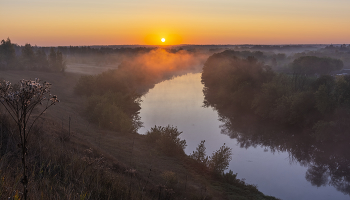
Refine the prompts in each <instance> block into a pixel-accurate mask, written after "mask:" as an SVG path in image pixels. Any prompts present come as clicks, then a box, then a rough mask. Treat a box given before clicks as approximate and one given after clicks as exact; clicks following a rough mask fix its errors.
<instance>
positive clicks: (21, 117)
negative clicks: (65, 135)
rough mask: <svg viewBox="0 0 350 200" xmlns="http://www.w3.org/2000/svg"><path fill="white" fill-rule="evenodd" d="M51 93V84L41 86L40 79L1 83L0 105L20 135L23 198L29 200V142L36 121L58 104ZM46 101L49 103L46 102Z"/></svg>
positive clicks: (17, 139) (17, 140) (18, 141)
mask: <svg viewBox="0 0 350 200" xmlns="http://www.w3.org/2000/svg"><path fill="white" fill-rule="evenodd" d="M49 93H50V84H49V83H47V82H44V83H43V84H41V83H40V82H39V80H38V79H36V80H35V81H31V80H22V81H20V83H19V84H18V85H15V86H14V87H12V86H11V83H9V82H6V81H2V82H0V103H1V104H2V105H3V106H4V108H5V109H6V111H7V113H8V114H9V115H10V116H11V118H12V119H13V120H14V122H15V123H16V125H17V128H18V129H17V131H18V134H15V135H14V136H13V137H14V138H15V140H16V142H17V143H18V146H19V148H20V149H21V160H22V170H23V177H22V179H21V183H22V184H23V188H24V189H23V197H24V199H25V200H26V199H27V192H28V190H27V187H28V176H27V175H28V174H27V163H26V156H27V151H28V140H29V136H30V134H31V130H32V128H33V125H34V123H35V121H36V120H37V119H38V118H39V117H40V115H42V114H43V113H44V112H45V111H46V110H47V109H48V108H49V107H51V106H52V105H54V104H55V103H56V102H58V99H57V96H55V95H54V96H52V97H51V94H50V97H48V94H49ZM44 100H46V101H47V103H46V102H44ZM43 103H44V104H45V107H44V109H43V110H42V111H41V112H40V114H39V115H38V116H37V117H35V118H34V120H33V121H29V120H30V119H31V117H32V112H33V110H34V109H35V108H37V107H38V106H39V105H41V104H43Z"/></svg>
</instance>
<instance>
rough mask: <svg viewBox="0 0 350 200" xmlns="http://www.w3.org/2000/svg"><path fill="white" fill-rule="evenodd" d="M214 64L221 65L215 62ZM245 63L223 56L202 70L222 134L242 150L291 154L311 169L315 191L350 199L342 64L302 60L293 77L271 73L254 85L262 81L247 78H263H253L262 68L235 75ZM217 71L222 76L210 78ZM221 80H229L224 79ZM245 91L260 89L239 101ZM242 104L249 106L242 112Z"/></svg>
mask: <svg viewBox="0 0 350 200" xmlns="http://www.w3.org/2000/svg"><path fill="white" fill-rule="evenodd" d="M219 58H220V59H219ZM215 59H218V62H211V61H213V60H215ZM232 59H237V60H238V61H239V62H238V61H231V60H232ZM240 60H242V59H241V58H232V57H230V53H229V52H223V53H222V54H214V55H213V56H212V58H209V59H208V61H207V63H206V64H205V67H204V68H203V76H202V81H203V83H204V84H205V86H206V88H205V89H204V93H205V103H206V105H207V106H213V107H214V108H215V109H217V110H218V112H219V115H220V117H221V121H223V122H224V126H222V132H223V133H226V134H228V135H229V136H230V137H231V138H236V139H237V141H238V143H239V144H240V146H241V147H245V148H248V147H250V146H253V147H255V146H263V147H266V149H267V148H269V149H270V150H271V151H272V152H274V151H288V152H289V155H290V156H291V161H298V162H300V163H303V164H305V165H307V166H308V171H307V172H306V176H305V177H306V179H307V180H308V181H309V182H311V184H312V185H315V186H318V187H319V186H322V185H332V186H334V187H335V188H336V189H337V190H339V191H341V192H343V193H344V194H350V189H349V187H348V185H349V181H348V180H349V177H350V175H349V173H347V172H346V171H348V170H345V168H347V166H348V165H349V162H348V161H349V160H350V158H349V156H348V154H347V152H348V146H347V145H348V143H349V140H350V138H349V134H348V133H349V131H350V126H349V121H350V112H349V110H350V109H349V108H350V107H349V106H350V104H349V102H348V100H349V97H350V96H348V94H349V91H350V84H349V83H350V81H349V80H350V76H348V75H334V74H335V73H334V70H339V69H341V67H342V62H341V61H340V60H336V59H332V58H325V57H321V58H319V57H308V56H307V57H300V58H298V59H296V60H295V61H294V62H292V63H291V65H290V70H291V71H292V72H293V71H294V73H288V74H284V73H276V72H272V73H271V74H269V75H270V76H268V77H269V78H268V79H265V80H266V81H261V82H259V84H257V85H255V83H256V82H257V81H256V80H259V79H256V78H250V79H244V78H245V77H259V76H253V75H255V74H259V73H258V72H259V71H261V70H263V69H264V68H263V67H262V66H263V65H262V64H261V65H260V66H261V67H258V68H256V69H255V70H254V71H252V72H250V73H249V75H247V74H246V73H242V70H241V71H239V70H233V68H234V69H237V68H238V69H239V67H237V66H236V65H237V64H239V63H240V62H241V61H240ZM244 62H248V59H245V61H244ZM310 62H311V63H310ZM313 62H315V63H316V64H313ZM317 63H318V64H317ZM223 65H224V66H225V67H223ZM252 65H254V64H252ZM243 66H244V64H241V67H243ZM247 68H249V69H253V67H251V66H249V67H247ZM214 69H218V70H222V71H220V72H216V73H209V72H213V71H214ZM330 69H333V71H332V70H330ZM247 71H248V70H247ZM264 71H265V72H268V70H264ZM230 73H233V74H230ZM217 74H230V75H227V76H221V77H224V78H221V79H219V78H218V76H216V75H217ZM260 77H261V76H260ZM232 79H234V80H232ZM240 85H248V86H250V87H251V86H253V85H255V87H251V88H253V89H251V88H250V89H249V90H248V89H247V90H244V91H245V92H247V93H249V94H246V95H236V93H237V89H236V88H238V87H239V86H240ZM247 88H248V87H247ZM217 96H220V97H225V99H223V98H217ZM232 98H237V99H232ZM237 102H249V104H248V105H246V106H245V109H240V108H237V105H236V104H237ZM239 105H241V104H239ZM335 166H337V167H335Z"/></svg>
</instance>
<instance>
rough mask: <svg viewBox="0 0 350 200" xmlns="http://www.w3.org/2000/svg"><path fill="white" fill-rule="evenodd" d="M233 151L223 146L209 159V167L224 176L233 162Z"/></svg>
mask: <svg viewBox="0 0 350 200" xmlns="http://www.w3.org/2000/svg"><path fill="white" fill-rule="evenodd" d="M231 155H232V149H231V148H229V147H227V146H225V144H224V145H222V146H221V147H220V149H219V150H216V151H215V152H214V153H213V155H212V156H211V157H210V158H209V162H208V166H209V169H210V170H211V171H213V172H214V173H218V174H222V173H223V172H224V171H225V170H226V169H227V168H228V165H229V163H230V161H231V160H232V157H231Z"/></svg>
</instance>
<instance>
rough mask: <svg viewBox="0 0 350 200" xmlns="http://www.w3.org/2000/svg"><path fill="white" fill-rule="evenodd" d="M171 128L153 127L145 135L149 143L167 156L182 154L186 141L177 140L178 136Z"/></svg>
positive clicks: (173, 128)
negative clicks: (153, 144)
mask: <svg viewBox="0 0 350 200" xmlns="http://www.w3.org/2000/svg"><path fill="white" fill-rule="evenodd" d="M181 133H182V132H179V131H178V130H177V128H176V127H173V126H170V125H168V126H166V127H162V126H154V128H151V130H150V131H147V133H146V135H147V138H148V141H149V142H152V143H155V144H156V146H157V148H158V149H160V150H161V151H162V152H164V153H165V154H167V155H176V154H184V149H185V148H186V146H187V145H186V140H181V139H180V138H179V136H180V134H181Z"/></svg>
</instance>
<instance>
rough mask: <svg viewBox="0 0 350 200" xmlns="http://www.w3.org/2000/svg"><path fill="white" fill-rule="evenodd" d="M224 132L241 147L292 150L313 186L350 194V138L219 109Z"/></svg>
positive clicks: (291, 154)
mask: <svg viewBox="0 0 350 200" xmlns="http://www.w3.org/2000/svg"><path fill="white" fill-rule="evenodd" d="M218 113H219V115H220V121H222V122H223V125H221V126H220V128H221V133H222V134H226V135H228V136H229V137H230V138H232V139H236V140H237V142H238V144H239V145H240V147H242V148H249V147H257V146H261V147H264V148H266V149H270V151H272V152H288V154H289V159H290V162H295V161H296V162H299V163H300V164H301V165H302V166H305V167H307V171H306V174H305V178H306V180H307V181H309V182H310V183H311V184H312V185H313V186H316V187H320V186H326V185H330V186H333V187H335V188H336V189H337V190H338V191H340V192H342V193H344V194H346V195H350V154H349V153H348V150H349V145H350V140H349V139H346V137H345V138H344V137H343V136H341V135H342V134H339V135H338V134H334V135H333V137H332V138H329V139H328V140H326V141H318V140H317V139H315V137H313V132H312V130H286V129H283V128H281V127H278V126H277V125H275V124H268V123H266V122H259V121H257V120H255V119H254V118H253V117H243V118H240V117H237V116H236V117H234V116H232V115H231V116H230V115H229V114H228V113H225V111H221V110H218Z"/></svg>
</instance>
